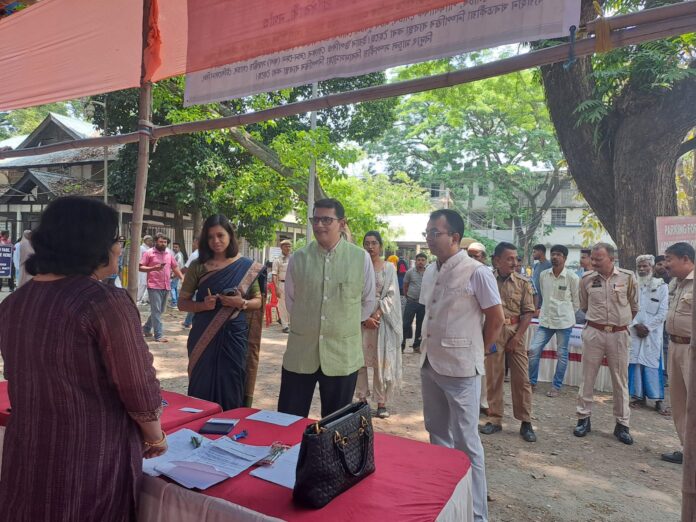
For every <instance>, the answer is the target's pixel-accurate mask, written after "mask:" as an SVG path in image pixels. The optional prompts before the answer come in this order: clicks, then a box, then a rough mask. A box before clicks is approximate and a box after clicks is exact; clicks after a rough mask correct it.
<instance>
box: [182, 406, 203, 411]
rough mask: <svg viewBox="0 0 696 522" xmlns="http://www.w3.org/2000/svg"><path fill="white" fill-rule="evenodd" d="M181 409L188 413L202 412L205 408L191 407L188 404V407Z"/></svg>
mask: <svg viewBox="0 0 696 522" xmlns="http://www.w3.org/2000/svg"><path fill="white" fill-rule="evenodd" d="M179 411H184V412H186V413H200V412H202V411H203V410H199V409H198V408H189V407H188V406H187V407H186V408H179Z"/></svg>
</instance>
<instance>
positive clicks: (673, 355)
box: [667, 341, 691, 446]
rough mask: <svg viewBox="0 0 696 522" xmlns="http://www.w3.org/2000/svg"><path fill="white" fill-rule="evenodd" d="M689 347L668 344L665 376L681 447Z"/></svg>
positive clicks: (687, 382) (683, 435) (684, 428)
mask: <svg viewBox="0 0 696 522" xmlns="http://www.w3.org/2000/svg"><path fill="white" fill-rule="evenodd" d="M690 352H691V347H690V346H689V345H688V344H676V343H673V342H672V341H670V342H669V352H668V353H669V358H668V360H667V375H669V400H670V403H671V405H672V418H673V419H674V425H675V426H676V428H677V435H679V441H680V442H681V444H682V446H683V445H684V441H685V440H686V398H687V397H688V396H689V376H690V370H691V368H690V366H691V364H690V359H691V353H690Z"/></svg>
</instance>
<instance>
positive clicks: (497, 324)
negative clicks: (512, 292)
mask: <svg viewBox="0 0 696 522" xmlns="http://www.w3.org/2000/svg"><path fill="white" fill-rule="evenodd" d="M463 234H464V221H463V220H462V217H461V216H460V215H459V214H458V213H457V212H455V211H453V210H448V209H444V210H436V211H435V212H433V213H432V214H431V215H430V220H429V221H428V225H427V228H426V231H425V238H426V240H427V242H428V247H429V248H430V251H431V252H432V253H433V254H434V255H435V256H436V257H437V262H436V263H431V264H430V266H428V268H427V269H426V270H425V274H424V276H423V284H422V288H421V295H420V302H421V303H422V304H424V305H425V321H424V323H423V341H422V344H421V350H422V355H421V385H422V391H423V417H424V419H425V429H427V430H428V433H429V434H430V442H431V443H432V444H437V445H439V446H446V447H448V448H456V449H459V450H462V451H464V452H465V453H466V454H467V455H468V456H469V459H470V460H471V470H472V483H473V488H472V490H473V505H474V520H476V521H486V520H488V505H487V503H486V502H487V486H486V468H485V462H484V454H483V446H482V445H481V439H480V437H479V432H478V417H479V407H480V397H481V375H483V374H484V366H483V360H484V354H485V353H490V352H491V350H492V347H493V343H494V342H495V340H496V338H497V337H498V334H499V333H500V330H501V328H502V327H503V323H504V322H505V315H504V313H503V307H502V306H501V301H500V294H499V292H498V285H497V283H496V280H495V277H494V276H493V272H491V271H490V269H489V268H488V267H486V266H485V265H483V264H481V263H479V262H478V261H475V260H473V259H471V258H470V257H469V256H468V254H467V253H466V251H464V250H460V248H459V242H460V240H461V239H462V236H463ZM501 349H502V347H501Z"/></svg>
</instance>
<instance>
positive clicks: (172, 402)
mask: <svg viewBox="0 0 696 522" xmlns="http://www.w3.org/2000/svg"><path fill="white" fill-rule="evenodd" d="M162 398H163V399H164V400H166V401H167V403H168V404H167V405H166V406H165V407H164V409H163V411H162V417H161V419H160V421H161V422H162V429H163V430H164V431H170V430H172V429H174V428H178V427H179V426H181V425H183V424H186V423H187V422H191V421H193V420H196V419H202V418H204V417H210V416H211V415H215V414H216V413H219V412H221V411H222V408H220V405H219V404H216V403H214V402H208V401H204V400H202V399H196V398H194V397H188V396H186V395H182V394H180V393H174V392H170V391H165V390H162ZM186 407H188V408H197V409H199V410H203V411H201V412H200V413H187V412H185V411H181V408H186ZM9 408H10V398H9V396H8V395H7V381H2V382H0V426H7V421H8V420H9V418H10V412H9Z"/></svg>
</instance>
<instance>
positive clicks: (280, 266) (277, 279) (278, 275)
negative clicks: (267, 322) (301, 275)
mask: <svg viewBox="0 0 696 522" xmlns="http://www.w3.org/2000/svg"><path fill="white" fill-rule="evenodd" d="M280 251H281V252H282V253H283V255H282V256H280V257H279V258H278V259H276V260H275V261H273V268H272V272H271V274H272V275H273V284H274V285H275V287H276V292H277V295H278V315H279V316H280V324H281V326H282V327H283V332H284V333H288V332H289V331H290V323H289V317H288V308H287V306H286V305H285V273H286V272H287V270H288V263H289V262H290V255H291V252H292V241H290V240H289V239H284V240H283V241H281V242H280Z"/></svg>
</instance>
